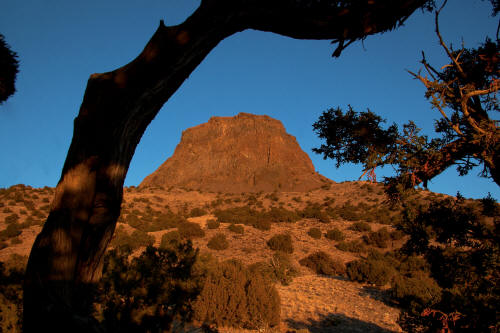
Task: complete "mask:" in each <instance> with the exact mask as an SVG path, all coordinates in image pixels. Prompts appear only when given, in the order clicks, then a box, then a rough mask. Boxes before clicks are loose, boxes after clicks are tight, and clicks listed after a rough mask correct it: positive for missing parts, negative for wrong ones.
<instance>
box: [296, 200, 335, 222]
mask: <svg viewBox="0 0 500 333" xmlns="http://www.w3.org/2000/svg"><path fill="white" fill-rule="evenodd" d="M299 215H300V216H301V217H303V218H310V219H317V220H318V221H320V222H323V223H328V222H330V217H329V216H328V214H326V213H325V212H324V211H322V210H321V206H320V205H318V204H308V205H307V206H306V208H304V209H303V210H302V211H300V212H299Z"/></svg>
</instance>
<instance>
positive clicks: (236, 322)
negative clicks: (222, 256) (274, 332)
mask: <svg viewBox="0 0 500 333" xmlns="http://www.w3.org/2000/svg"><path fill="white" fill-rule="evenodd" d="M193 310H194V319H195V320H198V321H200V322H204V323H208V324H215V325H217V326H226V327H235V328H245V329H262V328H266V327H276V326H278V325H279V322H280V298H279V295H278V292H277V291H276V289H275V288H274V286H273V285H272V283H271V281H270V280H268V279H266V278H265V277H264V276H263V275H261V274H255V273H254V272H250V271H249V270H248V269H247V268H245V267H244V266H243V265H242V264H241V263H240V262H237V261H234V260H232V261H225V262H222V263H220V264H219V265H217V267H215V268H214V269H213V270H211V271H209V272H208V276H207V278H206V280H205V283H204V285H203V288H202V290H201V293H200V295H199V296H198V297H197V299H196V301H195V302H194V303H193Z"/></svg>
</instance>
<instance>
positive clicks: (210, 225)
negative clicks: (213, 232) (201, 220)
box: [207, 220, 220, 229]
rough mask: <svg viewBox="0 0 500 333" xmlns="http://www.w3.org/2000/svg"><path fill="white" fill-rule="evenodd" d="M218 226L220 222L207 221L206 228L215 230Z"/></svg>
mask: <svg viewBox="0 0 500 333" xmlns="http://www.w3.org/2000/svg"><path fill="white" fill-rule="evenodd" d="M219 226H220V222H219V221H216V220H208V221H207V228H208V229H217V228H219Z"/></svg>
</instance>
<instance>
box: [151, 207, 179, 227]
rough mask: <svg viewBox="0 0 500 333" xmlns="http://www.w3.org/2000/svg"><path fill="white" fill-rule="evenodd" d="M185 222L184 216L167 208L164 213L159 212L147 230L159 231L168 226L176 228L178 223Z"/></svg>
mask: <svg viewBox="0 0 500 333" xmlns="http://www.w3.org/2000/svg"><path fill="white" fill-rule="evenodd" d="M184 222H186V218H185V217H184V216H182V215H179V214H174V213H173V212H172V211H170V210H168V211H167V212H166V213H161V214H159V215H158V216H157V217H156V218H155V219H154V220H153V223H151V227H150V228H149V230H148V231H159V230H165V229H170V228H177V227H178V226H179V225H180V224H182V223H184Z"/></svg>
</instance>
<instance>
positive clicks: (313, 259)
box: [299, 251, 345, 275]
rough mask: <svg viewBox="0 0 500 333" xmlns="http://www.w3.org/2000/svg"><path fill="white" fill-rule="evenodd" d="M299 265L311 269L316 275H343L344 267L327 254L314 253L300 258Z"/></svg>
mask: <svg viewBox="0 0 500 333" xmlns="http://www.w3.org/2000/svg"><path fill="white" fill-rule="evenodd" d="M299 263H300V264H301V265H302V266H306V267H308V268H310V269H312V270H313V271H314V272H316V274H323V275H344V273H345V265H344V264H343V263H342V262H341V261H339V260H334V259H333V258H332V257H331V256H330V255H329V254H328V253H325V252H323V251H318V252H314V253H313V254H310V255H308V256H307V257H305V258H302V259H301V260H300V261H299Z"/></svg>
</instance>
